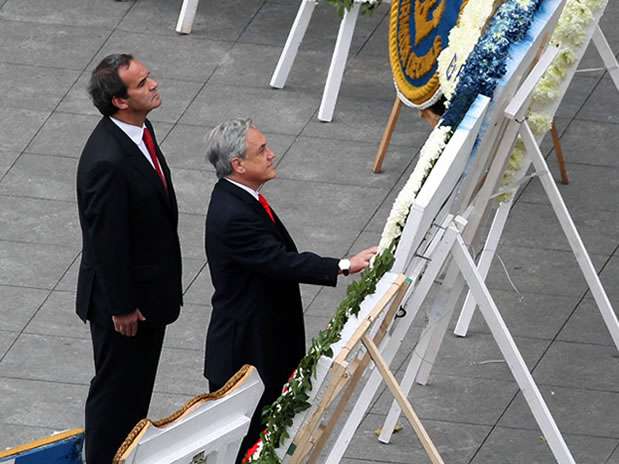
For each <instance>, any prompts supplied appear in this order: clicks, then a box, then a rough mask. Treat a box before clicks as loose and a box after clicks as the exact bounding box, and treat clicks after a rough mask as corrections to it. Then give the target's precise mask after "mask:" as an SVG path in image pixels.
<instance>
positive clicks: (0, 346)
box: [0, 330, 19, 359]
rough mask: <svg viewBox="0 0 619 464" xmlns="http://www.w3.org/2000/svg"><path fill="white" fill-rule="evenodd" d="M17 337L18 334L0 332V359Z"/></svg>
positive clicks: (5, 331)
mask: <svg viewBox="0 0 619 464" xmlns="http://www.w3.org/2000/svg"><path fill="white" fill-rule="evenodd" d="M18 336H19V332H11V331H8V330H0V359H2V358H3V357H4V355H5V354H6V352H7V351H8V350H9V348H10V347H11V345H12V344H13V342H14V341H15V339H16V338H17V337H18Z"/></svg>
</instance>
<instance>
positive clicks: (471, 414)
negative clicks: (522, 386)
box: [371, 366, 518, 425]
mask: <svg viewBox="0 0 619 464" xmlns="http://www.w3.org/2000/svg"><path fill="white" fill-rule="evenodd" d="M405 368H406V366H402V369H401V370H400V371H399V372H398V376H402V375H403V374H404V369H405ZM517 390H518V386H517V385H516V383H515V382H507V381H503V380H491V379H479V378H473V377H461V376H452V375H443V374H436V373H434V374H432V376H431V377H430V382H429V383H428V385H426V386H421V385H415V386H413V389H412V391H411V393H410V395H409V398H410V399H411V403H412V404H413V407H414V408H415V411H416V412H417V415H418V416H419V417H420V418H421V419H424V420H427V419H434V420H440V421H447V422H458V423H467V424H477V425H492V424H495V423H496V422H497V420H498V419H499V418H500V417H501V415H502V414H503V411H504V410H505V408H507V406H508V405H509V403H510V402H511V400H512V398H513V397H514V395H515V393H516V392H517ZM392 401H393V396H392V395H391V393H390V392H389V391H388V390H385V391H384V392H383V393H382V394H381V396H380V398H379V399H378V401H377V402H376V404H374V406H373V407H372V410H371V412H372V413H377V414H381V413H383V414H384V413H386V412H387V411H389V408H390V407H391V403H392Z"/></svg>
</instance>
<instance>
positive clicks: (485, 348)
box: [432, 334, 550, 381]
mask: <svg viewBox="0 0 619 464" xmlns="http://www.w3.org/2000/svg"><path fill="white" fill-rule="evenodd" d="M514 342H515V343H516V346H517V348H518V350H519V351H520V354H521V355H522V357H523V358H524V361H525V363H526V364H527V367H528V368H529V369H531V368H533V366H535V365H536V364H537V363H538V361H539V360H540V359H544V360H545V358H546V355H545V351H546V349H547V348H548V346H549V345H550V341H548V340H532V339H529V338H520V337H515V338H514ZM542 356H544V358H542ZM432 372H433V373H434V374H447V375H458V376H462V377H473V378H480V379H495V380H505V381H513V380H514V376H513V374H512V373H511V371H510V370H509V367H508V366H507V363H506V362H505V359H504V358H503V355H502V354H501V352H500V350H499V347H498V346H497V344H496V342H495V341H494V338H493V337H492V335H490V334H488V335H486V334H476V335H475V336H473V337H467V338H461V337H456V336H455V335H453V334H447V335H446V336H445V338H444V340H443V344H442V345H441V350H440V352H439V355H438V357H437V360H436V363H435V364H434V367H433V368H432Z"/></svg>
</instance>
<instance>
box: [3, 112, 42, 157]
mask: <svg viewBox="0 0 619 464" xmlns="http://www.w3.org/2000/svg"><path fill="white" fill-rule="evenodd" d="M48 117H49V112H43V111H32V110H27V109H19V108H9V107H5V106H2V107H0V150H2V151H6V152H13V153H15V152H17V153H20V152H21V151H22V150H23V149H24V148H26V146H27V145H28V142H30V140H31V139H32V137H34V135H35V134H36V133H37V131H38V130H39V128H40V127H41V126H42V125H43V123H44V122H45V120H46V119H47V118H48Z"/></svg>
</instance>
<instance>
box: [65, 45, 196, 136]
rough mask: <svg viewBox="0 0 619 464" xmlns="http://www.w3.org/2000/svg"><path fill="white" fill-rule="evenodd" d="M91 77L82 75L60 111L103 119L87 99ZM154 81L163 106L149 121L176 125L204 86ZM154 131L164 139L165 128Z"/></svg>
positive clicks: (176, 81)
mask: <svg viewBox="0 0 619 464" xmlns="http://www.w3.org/2000/svg"><path fill="white" fill-rule="evenodd" d="M138 58H140V57H138ZM90 75H91V71H86V72H84V73H82V75H81V76H80V78H79V80H78V81H77V82H76V83H75V84H74V85H73V87H72V88H71V90H70V91H69V92H68V93H67V95H66V96H65V97H64V98H63V99H62V101H61V102H60V105H58V111H61V112H66V113H75V114H87V115H92V116H97V118H100V117H101V114H100V113H99V111H98V110H97V108H95V106H94V105H93V104H92V101H91V99H90V96H89V95H88V91H87V88H88V81H89V80H90ZM153 77H154V78H155V80H156V81H157V83H158V84H159V86H158V89H159V93H160V94H161V102H162V103H161V106H160V107H159V108H157V109H156V110H154V111H153V112H151V113H149V115H148V118H149V119H150V120H151V121H160V122H167V123H171V124H174V123H175V122H176V121H178V119H179V118H180V116H181V115H182V113H183V111H185V109H186V108H187V105H189V102H190V101H191V100H192V99H193V98H194V97H195V96H196V94H197V93H198V91H199V90H200V88H201V87H202V85H203V83H202V82H192V81H186V80H179V79H166V78H159V76H155V75H153ZM164 126H165V125H164ZM165 127H167V126H165ZM155 129H156V130H157V135H158V137H159V140H160V141H161V140H162V138H163V135H165V134H163V133H162V132H161V131H162V128H161V127H160V124H156V127H155Z"/></svg>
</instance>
